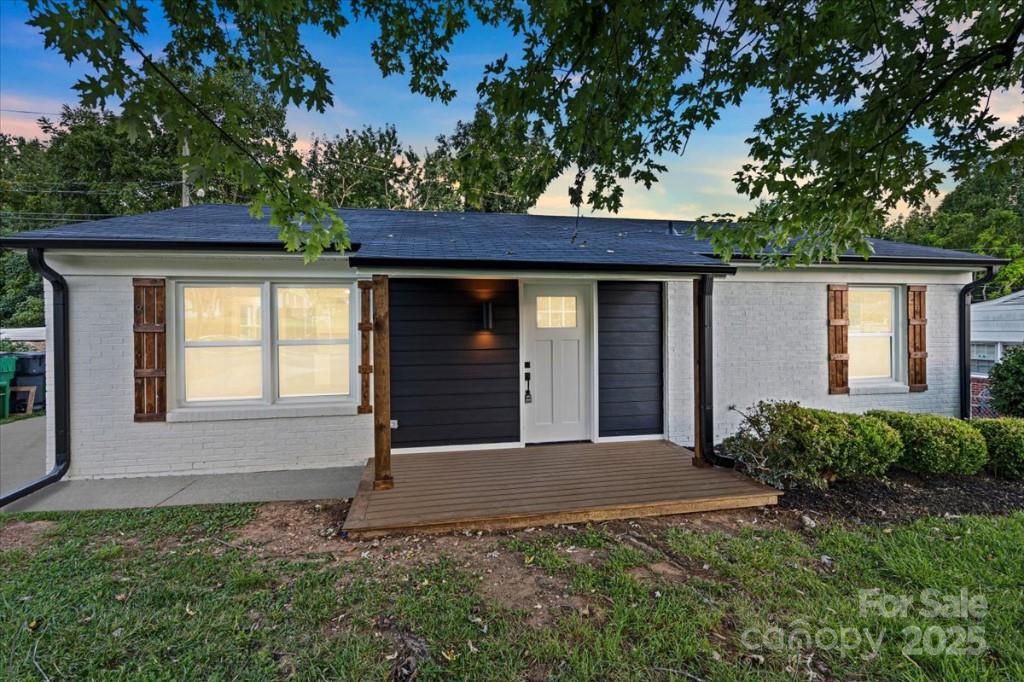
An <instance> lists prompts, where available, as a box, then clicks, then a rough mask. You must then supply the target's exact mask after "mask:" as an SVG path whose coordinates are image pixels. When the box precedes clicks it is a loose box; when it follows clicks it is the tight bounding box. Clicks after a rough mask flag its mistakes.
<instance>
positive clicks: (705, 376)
mask: <svg viewBox="0 0 1024 682" xmlns="http://www.w3.org/2000/svg"><path fill="white" fill-rule="evenodd" d="M714 285H715V279H714V277H713V276H712V275H702V276H701V277H699V278H697V279H695V280H694V281H693V286H694V306H693V314H694V339H693V341H694V359H695V365H694V370H695V371H696V372H697V383H696V389H697V390H696V394H697V396H696V397H697V410H696V418H697V424H696V436H697V439H698V440H699V451H700V453H701V455H702V456H703V457H704V460H705V461H706V462H707V463H709V464H715V465H718V466H728V467H731V466H733V465H734V464H735V462H734V461H733V460H732V459H731V458H729V457H721V456H719V455H718V454H716V453H715V381H714V372H713V368H714V364H713V363H714V357H715V353H714V322H713V321H714V315H713V302H714V296H713V294H714Z"/></svg>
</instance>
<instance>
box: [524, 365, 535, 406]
mask: <svg viewBox="0 0 1024 682" xmlns="http://www.w3.org/2000/svg"><path fill="white" fill-rule="evenodd" d="M523 400H524V401H525V402H526V403H532V402H533V396H532V395H531V394H530V373H529V372H527V373H526V395H525V396H523Z"/></svg>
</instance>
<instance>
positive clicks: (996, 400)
mask: <svg viewBox="0 0 1024 682" xmlns="http://www.w3.org/2000/svg"><path fill="white" fill-rule="evenodd" d="M988 378H989V395H990V396H991V400H992V407H993V408H994V409H995V411H996V412H998V413H999V414H1001V415H1003V416H1006V417H1024V346H1015V347H1012V348H1009V349H1007V350H1006V352H1005V353H1004V355H1003V358H1002V360H1000V361H999V362H997V363H996V364H995V365H994V366H993V367H992V369H991V370H989V374H988Z"/></svg>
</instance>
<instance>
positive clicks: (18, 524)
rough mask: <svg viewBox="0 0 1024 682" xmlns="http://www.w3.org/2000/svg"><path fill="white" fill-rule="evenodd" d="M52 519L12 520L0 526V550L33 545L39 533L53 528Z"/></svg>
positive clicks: (38, 538) (5, 550) (4, 550)
mask: <svg viewBox="0 0 1024 682" xmlns="http://www.w3.org/2000/svg"><path fill="white" fill-rule="evenodd" d="M55 525H57V524H56V523H54V522H53V521H12V522H11V523H8V524H5V525H4V526H3V527H0V552H7V551H10V550H12V549H21V548H23V547H35V546H36V544H38V542H39V540H40V537H39V536H40V535H42V534H43V533H45V532H46V531H48V530H50V529H51V528H53V527H54V526H55Z"/></svg>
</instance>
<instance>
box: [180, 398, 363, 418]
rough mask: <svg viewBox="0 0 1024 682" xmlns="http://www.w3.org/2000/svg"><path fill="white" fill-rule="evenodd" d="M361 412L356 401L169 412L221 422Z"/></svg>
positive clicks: (342, 414) (339, 415)
mask: <svg viewBox="0 0 1024 682" xmlns="http://www.w3.org/2000/svg"><path fill="white" fill-rule="evenodd" d="M354 414H358V407H357V406H356V404H355V403H341V404H339V403H333V404H310V405H246V406H235V407H179V408H178V409H176V410H171V411H170V412H168V413H167V421H169V422H219V421H232V420H240V419H289V418H294V417H347V416H350V415H354Z"/></svg>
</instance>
